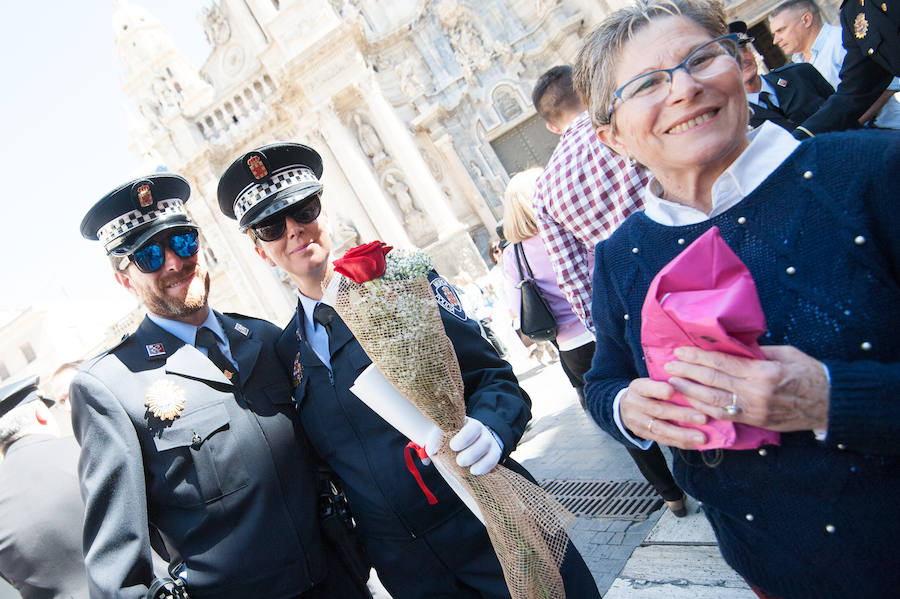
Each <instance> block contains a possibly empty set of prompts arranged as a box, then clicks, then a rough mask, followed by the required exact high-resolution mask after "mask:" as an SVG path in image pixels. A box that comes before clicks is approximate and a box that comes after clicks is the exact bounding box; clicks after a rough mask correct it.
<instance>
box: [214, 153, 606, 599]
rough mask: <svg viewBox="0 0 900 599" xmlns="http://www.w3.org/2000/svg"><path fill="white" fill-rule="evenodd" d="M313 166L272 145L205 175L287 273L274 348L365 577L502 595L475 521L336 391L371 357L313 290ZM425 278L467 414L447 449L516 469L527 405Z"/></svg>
mask: <svg viewBox="0 0 900 599" xmlns="http://www.w3.org/2000/svg"><path fill="white" fill-rule="evenodd" d="M322 170H323V167H322V159H321V157H320V156H319V154H318V153H317V152H316V151H315V150H313V149H312V148H309V147H306V146H303V145H300V144H292V143H281V144H272V145H268V146H264V147H261V148H258V149H256V150H253V151H251V152H249V153H247V154H245V155H244V156H241V157H240V158H238V159H237V160H235V161H234V163H232V165H231V166H230V167H229V168H228V170H227V171H226V172H225V173H224V174H223V175H222V178H221V179H220V181H219V188H218V196H219V208H220V209H221V210H222V212H223V213H224V214H225V215H226V216H228V217H230V218H235V219H237V220H238V224H239V226H240V227H241V229H242V230H244V231H248V232H249V234H250V236H251V239H253V240H254V243H255V246H256V251H257V253H258V254H259V255H260V257H262V258H263V259H264V260H266V261H267V262H268V263H269V264H270V265H273V266H275V265H277V266H278V267H280V268H281V269H282V270H284V271H286V272H287V273H288V274H289V275H290V277H291V280H292V281H293V282H294V283H295V284H296V285H297V288H298V296H299V302H298V305H297V312H296V314H295V318H294V319H293V320H292V321H291V322H289V323H288V325H287V327H286V328H285V330H284V333H283V334H282V336H281V339H280V340H279V342H278V353H279V355H280V357H281V360H282V363H283V365H284V368H285V370H286V371H287V372H290V373H291V375H292V376H293V379H294V386H295V390H294V398H295V400H296V404H297V407H298V409H299V411H300V418H301V420H302V422H303V426H304V428H305V429H306V431H307V434H308V435H309V437H310V440H311V442H312V444H313V446H314V447H315V449H316V451H317V453H318V454H319V455H321V456H322V458H323V459H324V460H325V461H327V462H328V464H329V466H331V468H333V469H334V471H335V472H336V473H337V474H338V475H339V476H340V478H341V480H342V482H343V486H344V490H345V492H346V494H347V498H348V500H349V503H350V508H351V510H352V511H353V515H354V516H355V518H356V520H357V522H358V526H359V531H360V534H361V535H362V536H363V539H364V541H365V543H366V546H367V548H368V553H369V556H370V558H371V560H372V562H373V564H374V566H375V570H376V571H377V572H378V577H379V579H380V580H381V582H382V584H384V586H385V588H386V589H387V590H388V592H390V593H391V595H392V596H393V597H395V598H397V599H418V598H422V599H425V598H428V599H434V598H439V597H459V598H475V597H489V598H508V597H509V592H508V590H507V588H506V583H505V581H504V578H503V573H502V571H501V568H500V563H499V561H498V560H497V557H496V555H495V554H494V552H493V549H492V546H491V543H490V540H489V539H488V536H487V533H486V531H485V528H484V526H483V525H482V524H481V523H480V522H479V521H478V520H477V519H476V518H475V516H474V515H473V514H472V513H471V512H470V511H469V510H468V509H467V508H466V507H465V506H464V504H463V503H462V502H461V501H460V499H459V498H458V497H457V496H456V494H455V493H454V492H453V491H452V490H451V489H450V487H449V486H448V485H447V483H446V482H445V481H444V480H443V479H442V478H441V477H440V475H439V474H438V473H437V471H436V470H435V468H434V467H433V466H424V465H423V466H421V467H416V465H415V464H414V463H412V462H411V465H410V466H409V468H414V469H417V470H418V471H420V475H421V481H422V483H421V484H422V486H420V484H419V483H418V482H417V480H416V478H414V475H413V473H411V472H410V471H409V470H408V466H407V463H406V461H405V456H404V449H405V447H406V445H407V442H408V441H407V439H406V438H405V437H404V436H403V435H402V434H401V433H400V432H398V431H397V430H396V429H394V428H393V427H392V426H391V425H389V424H388V423H387V422H386V421H385V420H383V419H382V418H381V417H380V416H378V415H377V414H376V413H375V412H373V411H372V410H371V409H370V408H369V407H367V406H366V405H365V404H364V403H363V402H362V401H360V400H359V399H358V398H357V397H356V396H355V395H353V393H352V392H351V391H350V387H351V386H352V385H353V384H354V381H355V379H356V377H357V375H358V374H359V373H360V372H361V371H362V370H363V369H365V368H366V367H367V366H368V365H369V364H371V360H370V359H369V357H368V356H367V355H366V353H365V352H364V351H363V349H362V347H361V346H360V345H359V343H358V342H357V340H356V339H355V338H354V337H353V334H352V333H351V332H350V330H349V329H348V328H347V326H346V325H345V324H344V323H343V321H342V320H341V318H340V317H339V316H338V315H337V314H336V313H335V311H334V309H333V308H331V307H330V306H328V305H327V304H325V303H322V302H320V300H321V298H322V295H323V293H322V287H321V285H322V282H323V281H324V280H326V278H327V277H330V276H331V273H332V266H331V258H332V256H331V241H330V238H329V231H328V220H327V216H326V212H325V211H324V210H323V208H322V197H321V196H322V183H321V182H320V177H321V176H322ZM431 284H432V289H433V290H434V293H435V295H436V296H437V297H438V304H439V305H440V306H441V310H440V312H441V319H442V321H443V324H444V329H445V331H446V333H447V335H448V336H449V337H450V339H451V341H452V342H453V347H454V350H455V351H456V357H457V359H458V360H459V366H460V371H461V373H462V378H463V382H464V384H465V399H466V404H467V412H468V418H467V423H466V425H465V426H464V427H463V429H462V430H461V431H460V432H459V433H458V434H457V435H456V436H455V437H454V439H453V440H451V442H450V447H451V449H453V450H455V451H457V452H458V458H457V462H458V463H459V464H460V465H462V466H466V467H470V471H471V472H472V474H476V475H478V474H484V473H487V472H489V471H491V470H493V468H494V467H495V466H496V465H497V463H498V462H501V461H505V463H506V464H507V465H508V466H510V467H512V468H514V469H517V470H518V471H520V472H523V473H525V472H524V469H522V468H521V466H519V465H518V464H515V463H514V462H512V461H511V460H507V456H508V455H509V453H510V451H512V450H513V449H514V448H515V446H516V444H517V443H518V441H519V438H520V437H521V436H522V432H523V430H524V428H525V424H526V423H527V421H528V420H529V418H530V416H531V401H530V399H529V398H528V396H527V395H526V394H525V392H524V391H523V390H522V389H521V388H520V387H519V385H518V382H517V381H516V378H515V376H514V375H513V372H512V368H511V367H510V366H509V364H507V363H506V362H504V361H503V360H502V359H500V357H499V356H498V355H497V352H496V351H494V349H493V348H492V347H491V345H490V344H489V343H488V342H487V341H486V340H485V339H484V338H483V337H482V336H481V334H480V330H479V327H478V323H477V322H476V321H473V320H472V319H471V318H468V317H467V316H466V314H465V313H464V311H463V310H462V308H461V306H460V302H459V298H458V297H457V296H456V293H455V291H454V290H453V288H452V287H451V286H450V284H449V283H448V282H447V281H446V280H444V279H442V278H441V277H439V276H437V275H436V274H434V273H433V274H432V276H431ZM445 294H449V296H448V295H445ZM448 297H449V298H450V299H448ZM426 449H427V450H428V451H429V453H431V454H433V453H434V452H435V451H436V449H437V447H435V446H434V443H432V442H429V443H428V446H427V447H426ZM525 475H526V476H528V475H527V473H525ZM425 489H428V491H430V493H432V494H433V496H434V498H436V499H437V502H436V503H433V504H432V503H430V502H429V501H428V499H427V498H426V495H425ZM562 576H563V580H564V582H565V586H566V593H567V596H569V597H572V598H575V597H578V598H582V599H590V598H592V597H599V593H598V591H597V587H596V585H595V584H594V581H593V578H592V576H591V574H590V572H589V571H588V569H587V566H586V565H585V564H584V561H583V560H582V558H581V556H580V555H579V554H578V552H577V550H576V549H575V548H574V547H573V546H570V547H569V549H568V551H567V553H566V560H565V562H564V564H563V568H562Z"/></svg>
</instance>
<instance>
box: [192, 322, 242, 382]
mask: <svg viewBox="0 0 900 599" xmlns="http://www.w3.org/2000/svg"><path fill="white" fill-rule="evenodd" d="M194 345H195V346H196V347H202V348H203V349H205V350H206V357H208V358H209V360H210V362H212V363H213V364H215V365H216V367H217V368H218V369H219V370H221V371H222V374H224V375H225V378H227V379H231V377H233V376H234V371H235V370H236V369H235V367H234V365H233V364H232V363H231V362H230V361H229V360H228V358H226V357H225V354H223V353H222V350H220V349H219V343H218V342H217V341H216V334H215V333H213V332H212V329H210V328H209V327H200V328H199V329H197V337H196V338H195V340H194Z"/></svg>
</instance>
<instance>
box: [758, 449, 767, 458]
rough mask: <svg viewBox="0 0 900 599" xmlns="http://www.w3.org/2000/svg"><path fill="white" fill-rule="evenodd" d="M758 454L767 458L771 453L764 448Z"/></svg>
mask: <svg viewBox="0 0 900 599" xmlns="http://www.w3.org/2000/svg"><path fill="white" fill-rule="evenodd" d="M758 453H759V455H761V456H763V457H766V454H767V453H769V452H768V451H767V450H766V448H765V447H762V448H760V450H759V452H758Z"/></svg>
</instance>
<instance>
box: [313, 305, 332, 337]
mask: <svg viewBox="0 0 900 599" xmlns="http://www.w3.org/2000/svg"><path fill="white" fill-rule="evenodd" d="M336 316H337V312H335V311H334V308H332V307H331V306H329V305H328V304H323V303H318V304H316V309H315V310H313V320H315V321H316V322H318V323H319V324H320V325H322V326H323V327H325V330H326V331H328V338H329V339H331V324H332V322H334V319H335V317H336Z"/></svg>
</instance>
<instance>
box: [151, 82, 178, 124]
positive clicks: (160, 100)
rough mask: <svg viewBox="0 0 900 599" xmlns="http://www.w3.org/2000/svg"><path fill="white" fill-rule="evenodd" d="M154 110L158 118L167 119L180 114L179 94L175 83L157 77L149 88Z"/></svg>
mask: <svg viewBox="0 0 900 599" xmlns="http://www.w3.org/2000/svg"><path fill="white" fill-rule="evenodd" d="M150 89H151V91H152V92H153V98H154V99H155V100H156V104H157V106H156V109H157V113H158V114H159V116H160V117H167V116H172V115H175V114H178V113H179V112H181V92H180V91H178V89H177V87H176V85H175V82H174V81H171V80H169V79H166V78H165V77H157V78H156V79H154V80H153V83H152V84H151V86H150Z"/></svg>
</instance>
